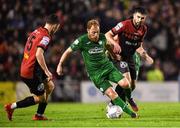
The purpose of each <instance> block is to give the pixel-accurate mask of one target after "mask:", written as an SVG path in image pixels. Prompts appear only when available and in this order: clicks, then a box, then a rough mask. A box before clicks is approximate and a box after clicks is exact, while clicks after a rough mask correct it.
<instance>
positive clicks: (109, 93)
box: [104, 87, 137, 118]
mask: <svg viewBox="0 0 180 128" xmlns="http://www.w3.org/2000/svg"><path fill="white" fill-rule="evenodd" d="M104 93H105V94H106V95H107V96H108V97H109V98H110V99H111V100H112V102H113V104H115V105H118V106H120V107H121V108H122V110H123V111H124V112H126V113H127V114H128V115H130V116H131V117H132V118H137V114H136V113H134V112H133V111H131V110H130V109H129V108H128V106H127V104H126V103H125V102H124V101H123V100H122V99H121V98H120V97H118V94H117V93H116V92H115V90H114V89H113V88H112V87H109V88H107V89H106V91H105V92H104Z"/></svg>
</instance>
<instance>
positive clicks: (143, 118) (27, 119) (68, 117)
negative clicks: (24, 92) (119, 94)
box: [0, 103, 180, 128]
mask: <svg viewBox="0 0 180 128" xmlns="http://www.w3.org/2000/svg"><path fill="white" fill-rule="evenodd" d="M138 105H139V107H140V111H139V115H140V118H139V119H132V118H131V117H129V116H128V115H127V114H125V113H124V114H123V116H122V118H119V119H107V118H106V116H105V108H106V105H105V104H80V103H49V105H48V107H47V109H46V112H45V114H46V116H47V117H48V118H49V119H50V120H48V121H32V120H31V119H32V116H33V115H34V113H35V112H36V108H37V106H32V107H28V108H23V109H16V110H15V112H14V116H13V121H8V120H7V118H6V113H5V112H4V109H3V105H0V126H1V127H12V126H14V127H22V126H23V127H40V126H41V127H49V126H51V127H53V126H54V127H143V128H144V127H180V103H138Z"/></svg>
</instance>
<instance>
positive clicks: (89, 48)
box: [70, 34, 113, 75]
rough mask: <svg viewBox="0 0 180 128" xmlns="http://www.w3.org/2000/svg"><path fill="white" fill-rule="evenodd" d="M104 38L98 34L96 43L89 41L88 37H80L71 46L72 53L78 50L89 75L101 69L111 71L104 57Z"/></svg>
mask: <svg viewBox="0 0 180 128" xmlns="http://www.w3.org/2000/svg"><path fill="white" fill-rule="evenodd" d="M106 42H107V41H106V38H105V35H104V34H100V36H99V41H98V42H92V41H91V40H89V38H88V35H87V34H85V35H82V36H80V37H79V38H78V39H76V40H75V41H74V42H73V43H72V44H71V46H70V47H71V49H72V50H73V51H76V50H80V51H81V54H82V56H83V60H84V63H85V66H86V70H87V72H88V74H89V75H92V74H94V73H98V71H99V72H100V71H101V70H103V69H109V68H110V69H111V68H112V67H113V64H112V63H111V62H110V61H109V59H108V58H107V57H106V55H105V51H106V48H105V45H106Z"/></svg>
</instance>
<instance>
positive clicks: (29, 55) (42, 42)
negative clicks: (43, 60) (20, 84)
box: [20, 27, 51, 79]
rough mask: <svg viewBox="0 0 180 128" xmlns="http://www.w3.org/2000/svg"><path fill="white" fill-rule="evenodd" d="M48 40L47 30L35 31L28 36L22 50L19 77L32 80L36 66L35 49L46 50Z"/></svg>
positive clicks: (39, 29)
mask: <svg viewBox="0 0 180 128" xmlns="http://www.w3.org/2000/svg"><path fill="white" fill-rule="evenodd" d="M50 39H51V37H50V35H49V32H48V30H47V29H46V28H42V27H40V28H38V29H36V30H35V31H33V32H32V33H31V34H30V35H29V37H28V39H27V42H26V45H25V48H24V56H23V60H22V63H21V71H20V75H21V77H24V78H28V79H31V78H33V73H34V72H35V70H36V68H35V67H37V65H38V63H37V60H36V50H37V47H41V48H43V49H44V50H46V49H47V47H48V44H49V42H50Z"/></svg>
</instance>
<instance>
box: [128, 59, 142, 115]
mask: <svg viewBox="0 0 180 128" xmlns="http://www.w3.org/2000/svg"><path fill="white" fill-rule="evenodd" d="M129 70H130V76H131V93H132V91H133V90H134V89H135V86H136V77H137V71H136V68H135V65H134V63H133V62H132V63H129ZM127 93H128V92H127ZM131 93H130V94H131ZM127 101H128V102H129V104H130V105H131V107H132V109H133V110H134V111H136V112H137V111H138V110H139V108H138V106H137V104H136V102H135V101H134V99H133V97H132V96H131V95H130V96H127Z"/></svg>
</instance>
